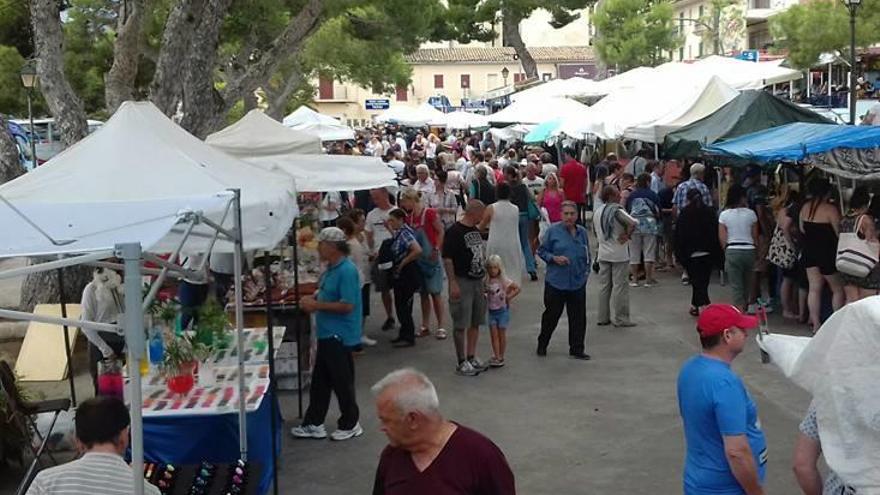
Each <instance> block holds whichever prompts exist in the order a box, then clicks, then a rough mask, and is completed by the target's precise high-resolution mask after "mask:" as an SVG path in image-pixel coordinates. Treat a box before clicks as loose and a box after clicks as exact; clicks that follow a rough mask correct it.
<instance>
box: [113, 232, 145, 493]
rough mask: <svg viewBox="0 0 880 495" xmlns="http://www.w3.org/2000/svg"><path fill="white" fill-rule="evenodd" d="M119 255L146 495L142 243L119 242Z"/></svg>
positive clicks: (135, 444) (134, 432)
mask: <svg viewBox="0 0 880 495" xmlns="http://www.w3.org/2000/svg"><path fill="white" fill-rule="evenodd" d="M117 248H118V252H119V255H120V257H121V258H122V259H123V263H124V264H125V280H124V283H123V284H124V285H123V287H124V290H125V320H124V321H125V342H126V345H127V347H128V370H129V373H128V376H129V379H130V382H129V383H130V384H131V389H130V390H129V392H130V393H129V398H130V402H131V408H130V409H131V410H130V412H129V414H131V470H132V473H133V474H134V476H132V478H133V479H134V494H135V495H144V483H146V480H144V477H143V472H144V423H143V418H142V416H141V412H142V411H141V408H142V407H143V397H142V395H141V394H142V392H141V373H140V369H141V359H143V358H144V347H145V345H144V310H143V307H142V306H141V300H142V297H143V294H142V293H141V245H140V244H137V243H135V244H120V245H119V246H118V247H117Z"/></svg>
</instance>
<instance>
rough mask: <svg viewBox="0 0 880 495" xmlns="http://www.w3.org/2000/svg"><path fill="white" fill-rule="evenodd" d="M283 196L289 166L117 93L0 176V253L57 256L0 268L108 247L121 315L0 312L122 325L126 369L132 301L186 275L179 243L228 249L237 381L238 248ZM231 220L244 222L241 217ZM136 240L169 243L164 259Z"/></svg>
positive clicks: (265, 225) (273, 237)
mask: <svg viewBox="0 0 880 495" xmlns="http://www.w3.org/2000/svg"><path fill="white" fill-rule="evenodd" d="M228 189H233V190H231V191H230V190H228ZM294 196H295V193H294V189H293V181H292V180H291V179H290V178H289V177H287V176H285V175H279V174H275V173H271V172H267V171H265V170H262V169H260V168H258V167H253V166H251V165H248V164H246V163H243V162H239V161H237V160H235V159H234V158H232V157H230V156H228V155H225V154H223V153H220V152H218V151H216V150H214V149H212V148H211V147H209V146H206V145H205V144H204V143H202V142H201V141H199V140H198V139H196V138H195V137H193V136H191V135H190V134H188V133H187V132H186V131H184V130H183V129H181V128H179V127H178V126H177V125H175V124H174V123H173V122H171V121H170V120H169V119H168V118H166V117H165V116H164V115H163V114H162V113H161V112H159V110H158V109H157V108H156V107H154V106H153V105H152V104H150V103H134V102H126V103H124V104H123V105H121V106H120V107H119V109H118V110H117V112H116V113H115V114H114V115H113V117H111V118H110V120H109V121H108V122H107V123H106V124H105V125H104V126H103V127H102V129H101V130H100V131H98V132H96V133H94V134H92V135H91V136H89V137H87V138H85V139H84V140H82V141H80V142H79V143H77V144H76V145H74V146H72V147H70V148H69V149H67V150H65V151H64V152H63V153H61V154H59V155H58V156H56V157H55V158H54V159H53V160H52V161H50V162H49V163H47V164H46V165H44V166H43V167H40V168H39V169H37V170H35V171H34V172H32V173H30V174H28V175H26V176H23V177H20V178H19V179H16V180H14V181H11V182H9V183H6V184H4V185H2V186H0V203H2V205H0V226H2V227H3V232H4V236H3V238H2V239H0V257H10V256H35V255H46V254H53V255H58V256H59V259H57V260H55V261H47V262H42V263H37V264H34V265H30V266H27V267H24V268H18V269H13V270H7V271H5V272H2V273H0V278H12V277H17V276H24V275H28V274H31V273H38V272H43V271H51V270H56V269H60V268H63V267H66V266H74V265H78V264H84V263H95V262H98V261H99V260H101V259H103V258H108V257H111V256H115V257H118V258H120V259H121V260H122V261H123V267H124V271H125V276H124V285H125V312H124V315H125V319H124V321H123V322H120V324H106V323H98V322H92V321H81V320H72V319H68V318H56V317H51V316H42V315H36V314H31V313H25V312H20V311H13V310H0V316H2V317H4V318H11V319H18V320H25V321H40V322H44V323H50V324H55V325H67V326H78V327H87V328H92V329H95V330H103V331H115V330H116V329H117V328H118V327H122V328H124V331H125V340H126V346H127V349H128V365H129V369H134V370H138V369H140V366H139V363H140V361H141V360H142V359H145V355H144V347H145V345H144V320H143V318H144V309H145V308H146V307H148V306H149V303H150V301H151V300H152V298H153V297H155V294H156V293H157V291H158V289H159V287H160V286H161V284H162V281H163V280H164V279H165V277H166V276H167V275H172V276H178V277H179V276H183V275H185V274H187V273H190V274H191V272H189V271H188V270H186V269H184V268H182V267H180V266H179V265H178V263H179V260H180V255H181V253H182V252H193V253H202V252H231V253H232V254H233V262H234V277H233V278H234V281H235V282H234V285H235V301H236V311H235V316H236V329H237V331H238V336H239V338H238V356H239V361H238V367H239V370H238V371H239V375H240V378H239V384H238V385H239V387H240V389H241V390H243V389H244V364H243V360H242V359H241V357H242V356H243V355H244V347H243V339H242V338H241V337H242V333H241V332H242V330H243V325H244V318H243V314H242V305H241V300H242V286H241V272H242V252H243V249H242V248H243V245H247V246H249V248H250V249H267V248H271V247H274V246H275V245H276V244H277V243H278V242H279V241H280V240H281V238H282V237H283V236H284V235H285V234H286V233H287V230H288V228H289V227H290V225H291V223H292V219H293V217H294V215H295V213H296V204H295V202H294ZM243 219H247V221H248V222H249V224H246V225H243V224H242V221H243ZM244 239H247V240H244ZM145 251H150V252H152V253H169V252H170V253H172V254H171V256H170V257H169V258H168V259H167V260H165V259H162V258H159V257H157V256H155V255H149V254H146V253H145ZM64 255H74V256H73V257H70V258H62V256H64ZM203 259H207V257H205V258H203ZM146 260H149V261H152V262H154V263H156V264H158V265H159V266H160V267H162V269H161V270H158V273H159V277H158V279H157V280H156V281H155V282H154V284H153V287H152V288H151V290H150V292H149V294H147V296H146V297H144V295H143V293H142V287H141V283H142V281H141V274H142V273H143V271H142V270H143V269H142V266H141V265H142V264H143V263H144V261H146ZM202 268H203V267H202ZM129 378H130V380H131V383H130V389H129V392H130V393H129V398H130V401H131V408H130V414H131V425H132V445H131V448H132V464H133V466H132V468H133V470H134V472H136V473H137V472H140V471H142V470H143V463H144V460H143V452H144V451H143V423H142V414H141V407H142V395H141V377H140V374H139V373H133V374H131V375H130V376H129ZM245 411H246V407H245V395H244V394H240V395H239V444H240V454H241V458H242V459H245V460H247V457H248V452H247V425H246V423H247V417H246V413H245ZM30 474H31V472H30V471H29V473H28V476H29V475H30ZM132 492H133V493H135V494H137V495H140V494H143V493H144V480H143V478H141V477H135V479H134V483H133V490H132Z"/></svg>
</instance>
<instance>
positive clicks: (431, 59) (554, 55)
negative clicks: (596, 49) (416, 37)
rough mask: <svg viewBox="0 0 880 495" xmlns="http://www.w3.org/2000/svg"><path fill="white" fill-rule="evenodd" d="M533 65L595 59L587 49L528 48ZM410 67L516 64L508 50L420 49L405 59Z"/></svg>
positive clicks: (588, 48)
mask: <svg viewBox="0 0 880 495" xmlns="http://www.w3.org/2000/svg"><path fill="white" fill-rule="evenodd" d="M529 53H530V54H531V55H532V57H533V58H534V59H535V61H536V62H538V63H541V62H546V63H561V62H584V61H592V60H593V58H594V54H593V48H592V47H590V46H539V47H533V48H529ZM405 59H406V61H407V62H409V63H410V64H444V63H447V64H448V63H459V64H461V63H484V64H491V63H499V62H510V61H512V60H516V51H515V50H514V49H513V48H511V47H506V46H505V47H500V46H499V47H465V46H462V47H454V48H421V49H419V50H416V51H415V52H413V53H410V54H409V55H406V57H405Z"/></svg>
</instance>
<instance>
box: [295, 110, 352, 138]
mask: <svg viewBox="0 0 880 495" xmlns="http://www.w3.org/2000/svg"><path fill="white" fill-rule="evenodd" d="M281 123H282V124H284V126H285V127H289V128H291V129H293V130H296V131H301V132H305V133H307V134H314V135H316V136H318V137H319V138H321V141H345V140H349V139H354V130H353V129H352V128H351V127H349V126H347V125H345V124H343V123H342V122H340V121H339V120H337V119H334V118H333V117H330V116H328V115H324V114H322V113H318V112H316V111H314V110H312V109H311V108H309V107H307V106H305V105H303V106H301V107H299V108H297V109H296V110H294V111H293V112H291V113H290V115H288V116H287V117H284V120H282V122H281Z"/></svg>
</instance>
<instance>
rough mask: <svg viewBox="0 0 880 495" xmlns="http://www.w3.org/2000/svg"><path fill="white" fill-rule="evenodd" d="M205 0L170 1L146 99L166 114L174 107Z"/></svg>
mask: <svg viewBox="0 0 880 495" xmlns="http://www.w3.org/2000/svg"><path fill="white" fill-rule="evenodd" d="M205 3H206V0H178V1H176V2H174V7H172V9H171V12H169V13H168V20H167V21H166V22H165V30H164V31H163V32H162V48H161V49H160V50H159V56H158V60H157V62H156V72H155V74H153V81H152V82H151V83H150V101H152V102H153V104H154V105H156V106H157V107H158V108H159V110H161V111H162V113H164V114H165V115H167V116H169V117H171V116H172V115H174V113H175V112H176V111H177V103H178V102H179V101H180V98H181V95H182V88H183V78H182V77H181V74H180V73H181V70H183V69H185V66H186V53H187V51H188V49H189V45H190V40H192V37H193V35H194V33H195V32H196V30H197V28H198V25H199V16H201V15H202V13H203V11H204V9H205Z"/></svg>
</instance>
